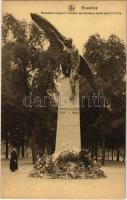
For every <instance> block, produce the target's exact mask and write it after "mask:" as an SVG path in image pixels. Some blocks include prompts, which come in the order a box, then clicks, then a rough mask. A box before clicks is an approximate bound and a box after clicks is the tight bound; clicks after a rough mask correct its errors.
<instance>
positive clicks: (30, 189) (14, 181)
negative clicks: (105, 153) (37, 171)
mask: <svg viewBox="0 0 127 200" xmlns="http://www.w3.org/2000/svg"><path fill="white" fill-rule="evenodd" d="M8 166H9V161H5V160H2V180H1V181H2V190H1V191H2V192H1V193H2V195H1V197H2V198H36V199H37V198H41V199H42V198H48V199H50V198H52V199H56V198H59V199H60V198H69V199H88V198H89V199H124V198H125V191H124V186H125V166H124V164H123V163H122V162H121V163H116V162H115V163H112V162H110V163H108V164H106V166H105V167H103V168H102V169H103V170H104V171H105V173H106V175H107V176H108V177H107V178H105V179H97V180H93V179H92V180H90V179H89V180H88V179H87V180H83V179H81V180H56V179H55V180H54V179H52V180H51V179H48V180H46V179H37V178H31V177H27V175H28V173H29V171H30V170H31V169H32V164H31V162H30V161H27V160H20V161H19V170H18V172H13V173H12V172H10V171H9V169H8Z"/></svg>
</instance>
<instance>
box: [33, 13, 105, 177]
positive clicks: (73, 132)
mask: <svg viewBox="0 0 127 200" xmlns="http://www.w3.org/2000/svg"><path fill="white" fill-rule="evenodd" d="M31 17H32V19H33V20H34V21H35V22H36V23H37V24H38V25H39V26H40V27H41V28H42V29H43V30H44V31H45V33H46V34H47V36H48V39H49V41H50V43H52V39H53V40H56V43H55V44H57V45H58V46H60V49H61V51H65V52H66V53H67V54H68V56H69V59H68V64H67V63H66V65H63V66H61V67H62V71H61V73H60V76H61V75H62V76H61V78H60V82H59V103H58V117H57V132H56V145H55V152H54V154H53V155H47V154H46V155H45V154H44V155H43V156H42V157H39V158H38V159H37V162H36V163H35V165H34V168H33V170H32V172H31V173H30V176H32V177H36V178H53V179H54V178H64V179H78V178H104V177H106V176H105V174H104V172H103V171H102V170H101V169H100V168H99V166H98V165H97V164H96V160H95V159H94V158H92V157H91V155H90V154H89V151H88V150H87V149H86V150H81V136H80V106H79V80H78V76H79V74H82V75H84V76H85V77H86V79H87V80H88V82H89V83H90V85H91V86H92V87H93V88H94V89H95V83H94V78H93V75H92V72H91V70H90V68H89V65H88V63H87V62H86V60H85V59H84V58H83V57H81V56H80V55H79V53H78V50H77V49H76V47H75V46H74V45H73V43H72V39H66V38H65V37H64V36H62V35H61V34H60V33H59V32H58V30H57V29H56V28H55V27H54V26H53V25H52V24H50V22H48V21H47V20H46V19H45V18H43V17H40V16H39V15H36V14H31Z"/></svg>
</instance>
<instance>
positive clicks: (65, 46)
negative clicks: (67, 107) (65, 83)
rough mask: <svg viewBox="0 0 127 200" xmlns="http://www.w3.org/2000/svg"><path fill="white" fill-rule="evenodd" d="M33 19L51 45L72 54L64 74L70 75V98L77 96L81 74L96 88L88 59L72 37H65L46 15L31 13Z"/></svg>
mask: <svg viewBox="0 0 127 200" xmlns="http://www.w3.org/2000/svg"><path fill="white" fill-rule="evenodd" d="M31 18H32V20H33V21H34V22H35V23H36V24H37V25H38V26H39V27H40V28H41V29H42V30H43V31H44V33H45V34H46V36H47V38H48V39H49V42H50V45H52V43H55V45H57V47H59V49H60V50H61V51H66V52H67V53H68V54H69V55H70V61H69V62H70V67H64V74H65V75H66V76H69V77H70V85H71V90H72V95H71V97H70V99H73V98H74V96H75V80H76V78H77V77H78V76H77V75H78V74H80V75H82V76H84V77H85V78H86V80H87V81H88V83H89V84H90V86H91V87H92V88H93V89H94V90H96V84H95V80H94V76H93V74H92V71H91V69H90V66H89V64H88V63H87V61H86V59H85V58H84V57H82V56H81V55H79V53H78V50H77V49H76V47H75V45H73V41H72V39H71V38H66V37H64V36H63V35H62V34H61V33H60V32H59V31H58V30H57V29H56V28H55V27H54V26H53V25H52V24H51V23H50V22H49V21H48V20H47V19H45V18H44V17H42V16H40V15H38V14H33V13H31Z"/></svg>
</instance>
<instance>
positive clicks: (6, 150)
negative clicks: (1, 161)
mask: <svg viewBox="0 0 127 200" xmlns="http://www.w3.org/2000/svg"><path fill="white" fill-rule="evenodd" d="M5 142H6V143H5V144H6V154H5V156H6V158H7V159H8V131H6V141H5Z"/></svg>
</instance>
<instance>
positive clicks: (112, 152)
mask: <svg viewBox="0 0 127 200" xmlns="http://www.w3.org/2000/svg"><path fill="white" fill-rule="evenodd" d="M112 161H113V148H112Z"/></svg>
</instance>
